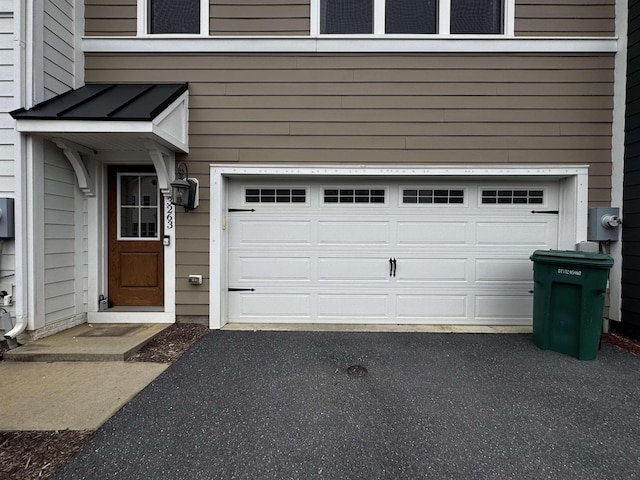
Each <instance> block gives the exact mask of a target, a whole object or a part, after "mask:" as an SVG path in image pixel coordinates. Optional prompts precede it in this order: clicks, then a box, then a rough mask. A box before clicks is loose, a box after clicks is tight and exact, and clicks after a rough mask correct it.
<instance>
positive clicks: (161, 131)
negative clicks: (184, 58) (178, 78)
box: [11, 83, 189, 195]
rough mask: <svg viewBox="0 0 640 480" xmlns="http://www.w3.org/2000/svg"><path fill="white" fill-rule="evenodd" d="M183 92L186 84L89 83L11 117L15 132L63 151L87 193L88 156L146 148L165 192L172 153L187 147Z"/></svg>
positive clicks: (89, 182) (89, 186) (89, 190)
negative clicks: (29, 135) (14, 120)
mask: <svg viewBox="0 0 640 480" xmlns="http://www.w3.org/2000/svg"><path fill="white" fill-rule="evenodd" d="M188 96H189V93H188V85H187V84H186V83H182V84H89V85H85V86H84V87H81V88H78V89H76V90H71V91H69V92H66V93H63V94H61V95H58V96H56V97H53V98H51V99H49V100H47V101H45V102H42V103H39V104H38V105H35V106H34V107H32V108H30V109H24V108H21V109H19V110H14V111H13V112H11V116H12V117H13V118H15V119H16V122H17V126H16V128H17V130H18V131H19V132H21V133H26V134H31V135H37V136H40V137H43V138H45V139H47V140H51V141H52V142H54V143H55V144H56V145H57V146H58V147H59V148H61V149H62V150H63V151H64V153H65V155H66V156H67V158H68V159H69V161H70V162H71V164H72V166H73V168H74V170H75V172H76V176H77V178H78V183H79V185H80V188H81V189H82V190H83V191H84V192H85V193H86V194H87V195H92V194H93V189H94V186H93V185H92V180H91V178H90V170H91V168H90V164H91V163H92V157H94V156H96V155H97V154H98V153H100V152H147V153H148V154H149V155H151V160H152V162H153V164H154V166H155V168H156V172H157V174H158V181H159V183H160V187H161V191H162V192H163V193H164V194H165V195H166V194H168V193H169V190H170V188H169V182H170V179H171V178H172V175H170V174H169V171H170V170H171V169H172V167H170V166H169V165H168V164H169V161H170V160H172V158H171V157H172V156H173V154H174V152H185V153H187V152H188V151H189V142H188V124H187V121H188V120H187V119H188V108H189V105H188Z"/></svg>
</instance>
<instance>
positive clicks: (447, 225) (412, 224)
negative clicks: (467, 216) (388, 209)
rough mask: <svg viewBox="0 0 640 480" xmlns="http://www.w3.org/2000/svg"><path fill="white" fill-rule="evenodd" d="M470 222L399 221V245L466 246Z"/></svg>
mask: <svg viewBox="0 0 640 480" xmlns="http://www.w3.org/2000/svg"><path fill="white" fill-rule="evenodd" d="M468 228H469V222H450V221H443V220H442V219H440V220H435V219H434V220H431V221H399V222H398V223H397V238H398V241H397V243H398V245H403V246H404V245H430V246H434V245H466V244H467V243H468V233H467V231H468Z"/></svg>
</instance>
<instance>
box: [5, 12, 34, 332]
mask: <svg viewBox="0 0 640 480" xmlns="http://www.w3.org/2000/svg"><path fill="white" fill-rule="evenodd" d="M27 3H29V4H30V5H31V4H32V3H31V1H28V2H25V1H24V0H14V2H13V28H14V40H13V72H14V77H13V78H14V82H13V105H14V108H16V109H17V108H21V107H27V106H28V105H27V90H26V88H27V80H28V78H29V77H28V75H27V59H26V57H27V8H28V7H27V5H26V4H27ZM26 152H27V149H26V139H25V137H24V135H22V134H20V133H18V131H15V132H14V160H13V161H14V166H15V170H14V171H15V176H14V185H15V187H14V191H15V197H16V203H15V208H16V212H15V227H16V229H15V231H16V237H15V253H16V256H15V258H16V260H15V261H16V264H15V280H16V291H15V297H14V300H15V304H16V310H15V316H16V324H15V326H14V327H13V329H11V330H9V331H8V332H5V334H4V337H5V338H6V339H14V338H16V337H17V336H18V335H20V334H21V333H22V332H24V331H25V329H26V328H27V323H28V319H29V309H28V305H29V295H28V290H29V289H28V288H27V285H28V282H29V275H28V261H27V230H26V228H27V224H28V222H27V218H28V217H27V208H26V195H25V193H26V177H27V176H26V164H27V158H26V155H27V153H26Z"/></svg>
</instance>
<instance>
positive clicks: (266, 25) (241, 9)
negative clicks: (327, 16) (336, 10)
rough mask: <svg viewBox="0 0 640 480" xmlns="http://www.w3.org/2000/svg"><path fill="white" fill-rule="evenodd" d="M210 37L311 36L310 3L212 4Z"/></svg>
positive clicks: (233, 0) (217, 0)
mask: <svg viewBox="0 0 640 480" xmlns="http://www.w3.org/2000/svg"><path fill="white" fill-rule="evenodd" d="M210 12H211V13H210V15H209V31H210V34H211V35H309V31H310V19H309V15H310V12H311V7H310V5H309V0H212V1H211V8H210Z"/></svg>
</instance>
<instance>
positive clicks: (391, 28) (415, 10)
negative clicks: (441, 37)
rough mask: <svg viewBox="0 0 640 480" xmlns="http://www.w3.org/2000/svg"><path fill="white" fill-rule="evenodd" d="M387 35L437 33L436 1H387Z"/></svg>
mask: <svg viewBox="0 0 640 480" xmlns="http://www.w3.org/2000/svg"><path fill="white" fill-rule="evenodd" d="M385 10H386V12H385V13H386V15H385V31H386V33H406V34H409V33H417V34H419V33H436V25H437V23H438V22H437V19H438V7H437V2H436V0H386V2H385Z"/></svg>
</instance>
